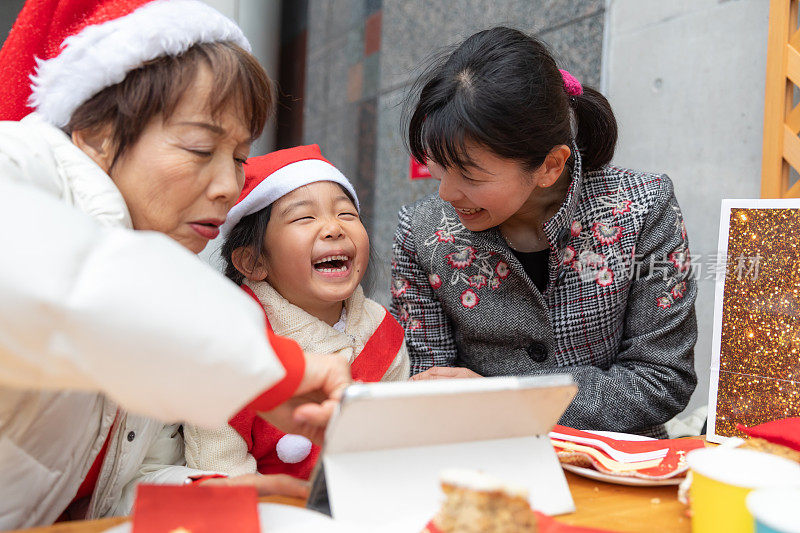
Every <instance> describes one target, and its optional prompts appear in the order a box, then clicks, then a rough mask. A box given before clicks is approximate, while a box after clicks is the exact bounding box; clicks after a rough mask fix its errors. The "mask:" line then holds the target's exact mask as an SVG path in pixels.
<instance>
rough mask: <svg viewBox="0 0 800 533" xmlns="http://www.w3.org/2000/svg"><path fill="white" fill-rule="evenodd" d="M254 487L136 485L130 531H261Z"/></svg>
mask: <svg viewBox="0 0 800 533" xmlns="http://www.w3.org/2000/svg"><path fill="white" fill-rule="evenodd" d="M257 505H258V495H257V493H256V489H255V488H253V487H203V486H201V485H139V487H138V488H137V491H136V502H135V504H134V507H133V533H175V532H183V531H186V532H191V533H220V532H227V531H230V532H237V533H260V531H261V526H260V524H259V521H258V508H257Z"/></svg>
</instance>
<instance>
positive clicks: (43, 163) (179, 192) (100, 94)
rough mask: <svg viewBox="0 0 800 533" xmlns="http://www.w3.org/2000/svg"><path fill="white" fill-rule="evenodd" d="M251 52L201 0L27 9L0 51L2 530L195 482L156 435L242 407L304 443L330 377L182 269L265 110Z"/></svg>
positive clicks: (215, 214) (328, 393)
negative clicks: (146, 488)
mask: <svg viewBox="0 0 800 533" xmlns="http://www.w3.org/2000/svg"><path fill="white" fill-rule="evenodd" d="M247 48H248V43H247V41H246V40H245V39H244V37H243V35H242V33H241V31H240V30H239V29H238V28H237V27H236V26H235V25H234V24H233V23H232V22H231V21H229V20H228V19H226V18H224V17H223V16H221V15H220V14H219V13H217V12H216V11H214V10H212V9H210V8H209V7H207V6H206V5H205V4H204V3H202V2H199V1H196V0H158V1H152V2H151V1H148V0H138V1H137V0H133V1H132V0H98V1H96V2H87V1H86V0H75V1H68V0H64V1H61V2H51V1H48V2H38V1H34V0H30V1H29V2H28V3H27V4H26V6H25V7H24V9H23V10H22V12H21V14H20V16H19V19H18V20H17V23H16V24H15V26H14V29H13V30H12V32H11V34H10V35H9V37H8V39H7V41H6V43H5V45H4V48H3V50H2V52H0V72H2V78H0V79H2V80H3V82H2V83H3V97H2V100H0V117H2V118H4V119H11V120H18V119H20V118H21V119H22V120H20V121H18V122H2V123H0V221H1V222H0V223H2V227H3V230H2V231H0V250H2V252H3V260H2V261H0V529H9V528H10V529H15V528H20V527H29V526H34V525H40V524H48V523H52V522H53V521H55V520H56V519H57V518H58V517H59V516H60V515H62V513H65V511H68V512H67V514H68V515H69V516H73V517H88V518H94V517H99V516H105V515H111V514H119V513H125V512H127V511H128V510H129V508H130V504H131V501H132V495H133V491H132V488H133V485H134V484H135V482H136V481H141V480H147V481H156V482H184V481H186V480H187V479H189V478H190V477H192V476H193V475H194V474H202V473H200V472H196V471H191V470H189V469H187V468H185V467H182V466H180V461H179V459H180V458H182V456H183V454H182V449H181V445H182V442H181V437H180V435H179V434H178V432H177V427H169V426H168V427H167V428H166V430H164V429H163V428H164V426H163V424H162V423H161V422H157V421H156V420H155V419H154V418H158V419H160V420H164V421H178V420H188V421H192V422H194V423H196V424H201V425H206V426H211V427H214V426H218V425H220V424H224V423H225V422H226V421H227V419H228V417H229V416H231V415H232V414H233V413H235V412H237V411H238V410H240V409H241V408H242V407H243V406H244V405H245V404H247V403H248V402H251V403H250V404H249V406H250V407H251V408H252V409H254V410H256V411H259V412H261V413H262V416H264V417H265V418H267V419H268V420H269V421H270V422H271V423H273V424H275V425H278V426H279V427H282V429H285V430H286V431H290V432H293V433H303V434H306V435H307V436H309V437H310V438H312V439H316V440H319V439H320V437H321V432H322V430H323V429H324V425H325V423H326V421H327V418H328V417H329V416H330V414H331V412H332V409H333V407H334V405H335V398H336V397H337V395H338V393H339V391H340V389H341V387H342V386H343V385H344V384H345V383H346V382H347V380H348V379H349V374H348V371H347V369H346V364H345V363H344V362H342V361H339V360H338V359H336V358H330V357H320V356H310V355H309V356H304V354H303V353H302V351H301V350H300V349H299V347H298V346H297V345H296V344H294V343H293V342H291V341H288V340H285V339H280V338H276V337H272V338H268V336H267V332H266V331H265V324H264V319H263V313H262V312H261V310H260V309H259V308H258V307H257V306H256V305H255V303H254V302H253V301H252V300H250V299H249V297H248V296H247V295H245V294H244V293H243V292H241V291H239V290H238V289H237V288H236V287H235V286H233V285H232V284H230V283H229V282H228V281H226V280H225V279H224V278H223V277H222V276H220V275H218V274H217V273H215V272H213V271H212V270H211V269H209V268H208V267H206V266H204V265H203V264H202V263H201V262H200V261H198V260H197V258H196V257H195V256H194V255H193V253H197V252H200V251H201V250H202V249H203V248H204V247H205V246H206V244H207V243H208V241H209V240H210V239H213V238H214V237H216V235H217V233H218V231H219V229H218V228H219V226H220V225H221V224H222V223H223V221H224V220H225V217H226V214H227V212H228V209H229V208H230V207H231V206H232V205H233V203H234V202H235V201H236V199H237V197H238V195H239V191H240V188H241V186H242V181H243V179H244V173H243V170H242V164H243V162H244V160H245V159H246V158H247V155H248V150H249V147H250V143H251V141H252V140H253V139H255V138H256V137H257V136H258V135H259V134H260V132H261V130H262V128H263V126H264V122H265V120H266V117H267V115H268V113H269V111H270V107H271V105H272V100H271V92H270V86H269V80H268V78H267V76H266V74H265V72H264V71H263V69H262V68H261V67H260V66H259V65H258V63H257V62H256V60H255V59H254V58H253V57H252V56H251V55H250V54H249V53H248V52H247V51H246V49H247ZM35 58H37V59H35ZM34 67H35V74H34ZM32 74H33V76H31V75H32ZM29 95H30V98H28V96H29ZM26 102H28V103H29V104H30V106H31V107H30V108H28V107H27V106H26ZM31 110H33V112H32V113H30V111H31ZM29 113H30V114H29ZM26 115H27V116H26ZM22 117H24V118H22ZM131 229H134V230H147V231H136V232H133V231H130V230H131ZM190 252H191V253H190ZM264 391H266V392H264ZM292 397H294V399H292V400H291V401H287V400H289V399H290V398H292ZM254 398H255V399H254ZM311 402H315V403H311ZM147 417H150V418H147ZM173 462H174V464H175V466H173V467H170V468H161V467H163V466H164V465H171V464H173ZM143 464H144V465H145V466H143ZM148 465H149V466H148ZM153 465H156V466H155V467H154V466H153ZM246 481H247V480H246ZM250 481H252V480H250Z"/></svg>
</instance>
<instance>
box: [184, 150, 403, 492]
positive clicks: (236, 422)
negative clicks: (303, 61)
mask: <svg viewBox="0 0 800 533" xmlns="http://www.w3.org/2000/svg"><path fill="white" fill-rule="evenodd" d="M222 232H223V235H225V242H224V244H223V246H222V256H223V258H224V260H225V262H226V272H225V275H226V276H227V277H229V278H230V279H231V280H233V281H234V282H235V283H237V284H239V285H241V287H242V289H243V290H245V291H246V292H247V293H248V294H250V295H251V296H252V297H253V298H255V299H256V300H257V301H258V302H259V303H260V304H261V306H262V307H263V308H264V313H265V316H266V320H267V327H269V328H271V329H272V330H273V331H274V333H276V334H277V335H280V336H283V337H289V338H291V339H293V340H295V341H297V343H298V344H300V346H301V347H302V348H303V350H306V351H309V352H316V353H330V354H334V355H335V356H338V357H344V358H346V359H347V360H348V361H349V362H350V365H351V372H352V374H353V379H354V380H357V381H404V380H406V379H408V377H409V360H408V354H407V352H406V347H405V344H404V342H403V329H402V328H401V327H400V325H399V324H398V323H397V322H396V321H395V319H394V318H392V316H391V315H390V314H389V313H388V312H387V311H386V309H384V308H383V307H382V306H381V305H379V304H378V303H376V302H374V301H372V300H370V299H369V298H366V297H365V296H364V292H363V290H362V288H361V286H360V283H361V279H362V278H363V277H364V273H365V270H366V268H367V263H368V261H369V238H368V237H367V231H366V229H364V225H363V224H362V223H361V218H360V216H359V203H358V198H357V196H356V192H355V189H354V188H353V186H352V185H351V184H350V182H349V181H348V180H347V178H346V177H345V176H344V175H343V174H342V173H341V172H339V170H337V169H336V168H335V167H334V166H333V165H331V164H330V163H329V162H328V161H327V160H325V159H324V158H323V157H322V153H321V152H320V150H319V147H318V146H317V145H311V146H299V147H296V148H289V149H287V150H280V151H277V152H273V153H271V154H267V155H265V156H261V157H254V158H251V159H249V160H248V161H247V164H246V165H245V184H244V190H243V191H242V194H241V196H240V197H239V201H238V202H237V204H236V205H235V206H234V207H233V209H232V210H231V212H230V213H229V214H228V219H227V221H226V223H225V225H224V226H223V227H222ZM232 334H233V332H232ZM184 433H185V435H184V436H185V442H186V462H187V465H188V466H190V467H192V468H198V469H201V470H210V471H217V472H223V473H225V474H228V475H239V474H247V473H254V472H256V471H258V472H260V473H262V474H289V475H291V476H294V477H296V478H300V479H308V478H309V476H310V474H311V470H312V468H313V466H314V463H315V462H316V459H317V455H318V454H319V449H318V448H317V447H316V446H312V444H311V442H310V441H308V440H307V439H305V438H304V437H301V436H299V435H286V434H284V433H281V432H280V431H278V430H277V429H276V428H274V427H273V426H270V425H269V424H268V423H267V422H265V421H264V420H263V419H261V418H259V417H257V416H256V415H255V413H254V412H251V411H247V410H245V411H242V412H240V413H239V414H237V415H236V416H234V417H233V418H232V419H231V420H230V425H229V426H226V427H224V428H218V429H216V430H207V429H202V428H198V427H195V426H186V427H185V430H184Z"/></svg>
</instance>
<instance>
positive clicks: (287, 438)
mask: <svg viewBox="0 0 800 533" xmlns="http://www.w3.org/2000/svg"><path fill="white" fill-rule="evenodd" d="M275 449H276V450H277V452H278V459H280V460H281V461H283V462H284V463H288V464H295V463H299V462H300V461H303V460H304V459H305V458H306V457H308V455H309V454H310V453H311V441H310V440H308V439H307V438H305V437H304V436H302V435H292V434H288V435H284V436H283V437H281V438H280V440H279V441H278V444H277V445H275Z"/></svg>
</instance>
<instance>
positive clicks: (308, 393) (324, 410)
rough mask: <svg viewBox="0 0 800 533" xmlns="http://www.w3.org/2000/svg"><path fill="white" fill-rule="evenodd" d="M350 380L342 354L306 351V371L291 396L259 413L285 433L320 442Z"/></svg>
mask: <svg viewBox="0 0 800 533" xmlns="http://www.w3.org/2000/svg"><path fill="white" fill-rule="evenodd" d="M351 381H352V380H351V378H350V365H349V364H348V363H347V361H346V360H345V359H344V358H342V357H339V356H335V355H318V354H311V353H306V369H305V373H304V374H303V379H302V381H301V382H300V386H299V387H297V390H296V391H295V395H294V397H292V398H290V399H289V400H287V401H286V402H284V403H283V404H281V405H279V406H278V407H276V408H275V409H273V410H272V411H267V412H259V413H258V414H259V415H260V416H261V417H262V418H263V419H264V420H266V421H267V422H269V423H270V424H272V425H273V426H275V427H277V428H278V429H280V430H281V431H283V432H284V433H294V434H297V435H303V436H304V437H308V439H309V440H311V442H313V443H314V444H319V445H321V444H322V442H323V440H324V438H325V428H326V426H327V425H328V421H329V420H330V419H331V416H333V412H334V409H335V408H336V406H337V405H338V404H339V400H340V399H341V397H342V391H344V389H345V387H347V386H348V385H349V384H350V383H351Z"/></svg>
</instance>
